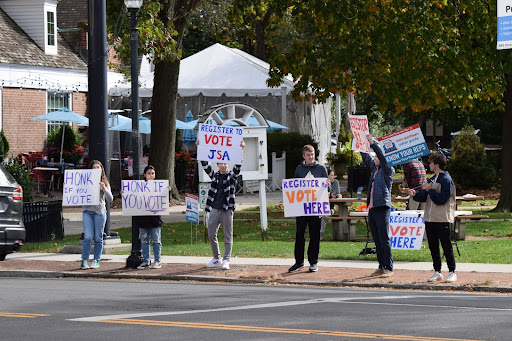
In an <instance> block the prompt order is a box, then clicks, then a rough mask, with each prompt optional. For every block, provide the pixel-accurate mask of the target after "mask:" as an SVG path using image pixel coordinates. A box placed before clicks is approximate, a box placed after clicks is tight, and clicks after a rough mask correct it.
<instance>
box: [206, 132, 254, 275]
mask: <svg viewBox="0 0 512 341" xmlns="http://www.w3.org/2000/svg"><path fill="white" fill-rule="evenodd" d="M198 145H199V140H197V141H196V146H198ZM240 147H242V151H243V148H244V147H245V142H244V141H243V140H242V142H240ZM201 165H202V166H203V168H204V171H205V172H206V174H208V176H209V177H210V179H211V180H212V182H211V184H210V189H209V190H208V196H207V199H206V207H205V211H206V212H208V239H209V240H210V245H211V248H212V253H213V258H212V259H211V260H210V261H209V262H208V263H206V267H208V268H212V267H215V266H222V269H223V270H229V260H230V258H231V251H232V249H233V213H234V212H235V206H236V205H235V193H236V184H237V181H238V176H239V175H240V169H241V167H242V165H234V166H233V169H232V170H230V169H229V168H228V167H229V164H227V163H221V162H217V167H219V170H218V171H217V172H215V171H214V170H213V169H212V166H211V163H210V162H207V161H201ZM220 225H222V229H223V230H224V258H222V259H221V258H220V248H219V241H218V239H217V232H218V231H219V227H220Z"/></svg>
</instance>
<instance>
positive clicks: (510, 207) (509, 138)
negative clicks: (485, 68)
mask: <svg viewBox="0 0 512 341" xmlns="http://www.w3.org/2000/svg"><path fill="white" fill-rule="evenodd" d="M505 81H506V82H507V88H506V90H505V93H504V94H503V96H504V97H505V98H504V102H505V112H504V113H503V120H502V122H503V127H502V129H503V134H502V142H501V168H502V171H501V194H500V201H498V205H496V208H495V209H494V210H493V211H495V212H511V211H512V134H510V131H511V129H512V73H509V74H506V75H505Z"/></svg>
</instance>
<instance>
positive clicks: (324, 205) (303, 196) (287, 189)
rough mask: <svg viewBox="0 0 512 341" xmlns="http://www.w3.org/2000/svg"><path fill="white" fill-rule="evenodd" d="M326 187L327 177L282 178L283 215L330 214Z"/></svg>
mask: <svg viewBox="0 0 512 341" xmlns="http://www.w3.org/2000/svg"><path fill="white" fill-rule="evenodd" d="M327 187H328V186H327V178H307V179H305V178H300V179H284V180H283V184H282V188H283V203H284V216H285V217H300V216H321V215H330V214H331V208H330V206H329V193H328V190H327Z"/></svg>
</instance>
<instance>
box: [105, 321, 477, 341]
mask: <svg viewBox="0 0 512 341" xmlns="http://www.w3.org/2000/svg"><path fill="white" fill-rule="evenodd" d="M98 322H102V323H119V324H136V325H146V326H162V327H181V328H199V329H219V330H233V331H248V332H262V333H284V334H308V335H326V336H343V337H354V338H366V339H383V340H408V341H477V340H467V339H450V338H435V337H423V336H409V335H392V334H371V333H354V332H343V331H330V330H314V329H292V328H273V327H256V326H241V325H230V324H211V323H193V322H174V321H157V320H140V319H112V320H103V321H98Z"/></svg>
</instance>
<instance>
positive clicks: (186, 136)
mask: <svg viewBox="0 0 512 341" xmlns="http://www.w3.org/2000/svg"><path fill="white" fill-rule="evenodd" d="M193 120H194V116H193V115H192V112H190V110H189V111H188V112H187V115H185V122H187V123H189V122H192V121H193ZM194 126H195V125H194ZM181 139H182V140H183V143H184V144H186V145H187V146H191V145H193V144H194V143H195V142H196V140H197V132H196V131H195V130H194V129H193V127H192V129H185V130H184V131H183V137H182V138H181Z"/></svg>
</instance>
